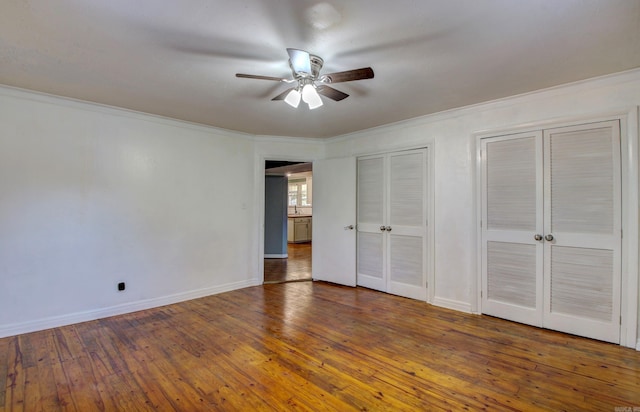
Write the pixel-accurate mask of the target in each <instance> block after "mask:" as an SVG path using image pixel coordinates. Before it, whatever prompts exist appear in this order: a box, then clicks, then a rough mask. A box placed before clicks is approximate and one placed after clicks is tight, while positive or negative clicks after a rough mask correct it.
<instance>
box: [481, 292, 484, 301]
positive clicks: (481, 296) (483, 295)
mask: <svg viewBox="0 0 640 412" xmlns="http://www.w3.org/2000/svg"><path fill="white" fill-rule="evenodd" d="M483 297H484V295H483V293H482V291H480V299H482V298H483Z"/></svg>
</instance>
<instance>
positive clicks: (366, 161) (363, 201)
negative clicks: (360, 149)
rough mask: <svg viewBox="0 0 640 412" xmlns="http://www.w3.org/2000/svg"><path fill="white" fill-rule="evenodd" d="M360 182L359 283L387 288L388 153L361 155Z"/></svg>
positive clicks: (379, 288)
mask: <svg viewBox="0 0 640 412" xmlns="http://www.w3.org/2000/svg"><path fill="white" fill-rule="evenodd" d="M357 182H358V183H357V187H358V189H357V220H358V224H357V240H356V242H357V243H356V249H357V251H358V252H357V264H356V267H357V283H358V285H360V286H364V287H367V288H371V289H376V290H381V291H386V279H385V276H384V275H385V273H384V272H385V265H386V254H385V250H386V236H384V235H385V233H386V231H385V230H384V226H385V215H386V207H385V187H386V178H385V157H384V156H370V157H363V158H359V159H358V177H357ZM381 227H382V228H383V230H381V229H380V228H381Z"/></svg>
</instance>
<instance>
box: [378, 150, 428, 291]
mask: <svg viewBox="0 0 640 412" xmlns="http://www.w3.org/2000/svg"><path fill="white" fill-rule="evenodd" d="M426 170H427V156H426V150H425V149H421V150H411V151H406V152H398V153H392V154H390V155H389V218H388V222H389V223H388V228H389V229H391V230H390V231H389V230H388V235H387V241H388V242H389V246H388V256H389V265H388V289H387V290H388V291H389V292H390V293H393V294H397V295H401V296H405V297H409V298H413V299H420V300H426V299H427V289H426V282H427V279H426V244H425V239H426V234H427V227H426V191H427V187H426V180H427V178H426Z"/></svg>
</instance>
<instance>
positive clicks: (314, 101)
mask: <svg viewBox="0 0 640 412" xmlns="http://www.w3.org/2000/svg"><path fill="white" fill-rule="evenodd" d="M302 100H304V102H305V103H307V104H308V105H309V109H311V110H313V109H315V108H316V107H320V106H322V99H321V98H320V95H319V94H318V92H317V91H316V88H315V87H313V85H311V84H305V85H304V87H303V88H302Z"/></svg>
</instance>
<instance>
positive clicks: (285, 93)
mask: <svg viewBox="0 0 640 412" xmlns="http://www.w3.org/2000/svg"><path fill="white" fill-rule="evenodd" d="M293 89H295V87H291V88H288V89H287V90H285V91H284V92H282V93H280V94H279V95H277V96H276V97H274V98H273V99H271V100H272V101H273V100H284V99H285V98H286V97H287V95H288V94H289V92H290V91H291V90H293Z"/></svg>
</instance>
